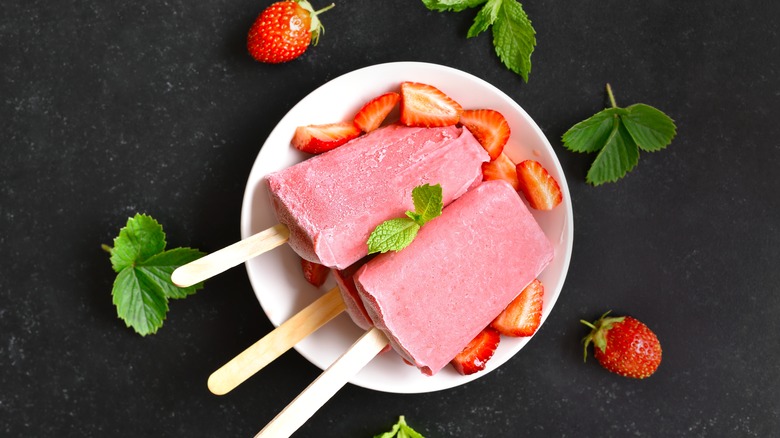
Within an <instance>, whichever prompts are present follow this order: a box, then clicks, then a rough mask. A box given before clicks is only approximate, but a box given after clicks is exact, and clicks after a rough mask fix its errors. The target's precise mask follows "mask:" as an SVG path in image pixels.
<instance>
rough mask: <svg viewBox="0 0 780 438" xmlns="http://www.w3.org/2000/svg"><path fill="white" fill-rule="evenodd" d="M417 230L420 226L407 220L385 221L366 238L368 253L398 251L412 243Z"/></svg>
mask: <svg viewBox="0 0 780 438" xmlns="http://www.w3.org/2000/svg"><path fill="white" fill-rule="evenodd" d="M419 230H420V225H419V224H418V223H417V222H415V221H414V220H412V219H409V218H405V217H404V218H397V219H390V220H386V221H384V222H382V223H381V224H379V225H378V226H377V227H376V229H374V231H373V232H372V233H371V235H370V236H368V253H369V254H374V253H377V252H381V253H385V252H388V251H400V250H402V249H404V248H406V247H407V246H409V244H410V243H412V240H414V238H415V237H416V236H417V231H419Z"/></svg>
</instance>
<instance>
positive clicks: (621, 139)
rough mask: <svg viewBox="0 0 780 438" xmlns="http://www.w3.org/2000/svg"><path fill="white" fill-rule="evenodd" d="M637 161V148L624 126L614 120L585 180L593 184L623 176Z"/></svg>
mask: <svg viewBox="0 0 780 438" xmlns="http://www.w3.org/2000/svg"><path fill="white" fill-rule="evenodd" d="M638 162H639V148H638V147H637V146H636V143H634V140H633V139H632V138H631V135H630V134H629V133H628V131H627V130H626V128H625V126H623V124H622V123H620V122H619V121H616V122H615V129H613V131H612V132H611V133H610V135H609V137H608V139H607V142H606V143H605V144H604V148H603V149H601V152H599V153H598V155H596V159H595V160H594V161H593V164H592V165H591V166H590V170H589V171H588V174H587V175H586V177H585V180H586V181H587V182H589V183H590V184H593V185H594V186H597V185H601V184H604V183H606V182H615V181H617V180H618V179H620V178H623V177H624V176H625V175H626V173H628V171H630V170H631V169H633V168H634V166H636V165H637V163H638Z"/></svg>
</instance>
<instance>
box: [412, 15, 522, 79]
mask: <svg viewBox="0 0 780 438" xmlns="http://www.w3.org/2000/svg"><path fill="white" fill-rule="evenodd" d="M423 4H424V5H425V7H427V8H428V9H429V10H431V11H437V12H445V11H453V12H460V11H463V10H465V9H469V8H475V7H477V6H480V5H483V6H482V8H480V10H479V11H478V12H477V15H476V17H474V22H473V23H472V25H471V27H470V28H469V30H468V33H467V34H466V37H467V38H473V37H475V36H477V35H479V34H481V33H482V32H484V31H486V30H488V29H489V28H490V27H491V26H492V27H493V47H494V48H495V51H496V55H498V58H499V59H500V60H501V62H502V63H503V64H504V66H506V67H507V68H508V69H509V70H511V71H513V72H514V73H516V74H518V75H520V76H521V77H522V78H523V80H524V81H525V82H528V75H529V74H530V73H531V54H532V53H533V51H534V48H535V47H536V31H535V30H534V28H533V26H532V25H531V20H530V19H529V18H528V15H527V14H526V13H525V11H524V10H523V5H522V4H520V2H518V1H516V0H423Z"/></svg>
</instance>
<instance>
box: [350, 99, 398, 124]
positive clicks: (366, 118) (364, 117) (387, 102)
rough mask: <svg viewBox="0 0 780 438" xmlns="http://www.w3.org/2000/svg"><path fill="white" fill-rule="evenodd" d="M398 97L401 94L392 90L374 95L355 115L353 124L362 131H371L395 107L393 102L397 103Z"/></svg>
mask: <svg viewBox="0 0 780 438" xmlns="http://www.w3.org/2000/svg"><path fill="white" fill-rule="evenodd" d="M400 98H401V96H400V95H399V94H398V93H393V92H390V93H385V94H383V95H381V96H379V97H375V98H374V99H372V100H371V101H370V102H368V103H367V104H365V105H364V106H363V108H361V109H360V111H358V113H357V114H356V115H355V120H354V121H355V126H357V127H358V128H360V129H361V130H362V131H363V132H371V131H373V130H374V129H376V128H378V127H379V125H381V124H382V122H383V121H384V120H385V118H386V117H387V115H388V114H390V111H392V110H393V108H395V104H397V103H398V99H400Z"/></svg>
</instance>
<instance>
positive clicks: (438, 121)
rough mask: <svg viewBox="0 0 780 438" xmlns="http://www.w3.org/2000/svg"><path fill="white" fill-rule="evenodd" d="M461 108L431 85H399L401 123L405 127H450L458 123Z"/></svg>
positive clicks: (411, 83)
mask: <svg viewBox="0 0 780 438" xmlns="http://www.w3.org/2000/svg"><path fill="white" fill-rule="evenodd" d="M462 112H463V107H461V106H460V104H459V103H458V102H455V101H454V100H452V98H450V97H449V96H447V95H446V94H444V93H443V92H442V91H441V90H439V89H438V88H436V87H434V86H433V85H428V84H422V83H419V82H403V83H402V84H401V123H403V124H404V125H406V126H424V127H432V126H450V125H454V124H456V123H458V120H460V115H461V113H462Z"/></svg>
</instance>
